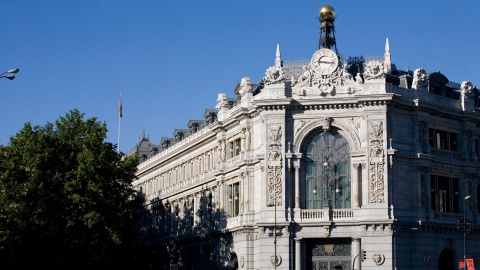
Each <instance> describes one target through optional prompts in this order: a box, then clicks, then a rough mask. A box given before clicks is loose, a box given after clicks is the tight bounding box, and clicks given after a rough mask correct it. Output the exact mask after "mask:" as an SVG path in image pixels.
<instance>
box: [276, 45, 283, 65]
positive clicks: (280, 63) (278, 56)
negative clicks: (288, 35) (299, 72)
mask: <svg viewBox="0 0 480 270" xmlns="http://www.w3.org/2000/svg"><path fill="white" fill-rule="evenodd" d="M276 56H277V58H275V67H281V66H282V59H281V58H280V56H281V55H280V44H277V54H276Z"/></svg>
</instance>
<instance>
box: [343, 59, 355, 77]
mask: <svg viewBox="0 0 480 270" xmlns="http://www.w3.org/2000/svg"><path fill="white" fill-rule="evenodd" d="M351 66H352V65H351V64H349V63H344V64H343V65H342V78H343V79H344V80H349V81H352V80H353V76H352V74H350V72H348V69H349V68H350V67H351Z"/></svg>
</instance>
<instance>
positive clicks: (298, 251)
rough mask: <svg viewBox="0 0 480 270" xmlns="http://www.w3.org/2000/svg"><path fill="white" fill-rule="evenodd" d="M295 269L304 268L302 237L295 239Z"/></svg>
mask: <svg viewBox="0 0 480 270" xmlns="http://www.w3.org/2000/svg"><path fill="white" fill-rule="evenodd" d="M295 270H302V239H295Z"/></svg>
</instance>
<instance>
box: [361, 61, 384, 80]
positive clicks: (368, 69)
mask: <svg viewBox="0 0 480 270" xmlns="http://www.w3.org/2000/svg"><path fill="white" fill-rule="evenodd" d="M363 69H364V73H363V77H364V78H365V81H369V80H377V79H382V78H384V77H385V73H384V72H383V62H380V61H378V60H373V61H369V62H366V63H363Z"/></svg>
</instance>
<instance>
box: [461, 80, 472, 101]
mask: <svg viewBox="0 0 480 270" xmlns="http://www.w3.org/2000/svg"><path fill="white" fill-rule="evenodd" d="M460 90H461V93H462V98H472V97H473V96H474V95H475V94H474V93H473V85H472V82H471V81H463V82H462V85H461V87H460Z"/></svg>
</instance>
